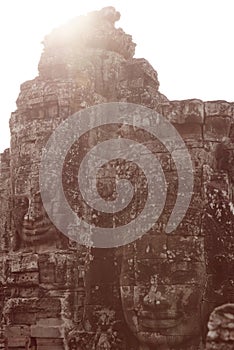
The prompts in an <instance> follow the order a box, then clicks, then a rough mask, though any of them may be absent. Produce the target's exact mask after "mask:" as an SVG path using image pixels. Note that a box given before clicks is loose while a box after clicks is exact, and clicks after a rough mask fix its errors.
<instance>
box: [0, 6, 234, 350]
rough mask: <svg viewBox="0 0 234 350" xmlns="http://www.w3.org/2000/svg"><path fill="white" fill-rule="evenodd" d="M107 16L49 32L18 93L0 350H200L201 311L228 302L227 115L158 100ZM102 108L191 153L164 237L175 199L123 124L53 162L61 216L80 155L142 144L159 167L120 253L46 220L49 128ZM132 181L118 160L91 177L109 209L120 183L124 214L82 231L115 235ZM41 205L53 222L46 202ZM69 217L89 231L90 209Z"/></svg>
mask: <svg viewBox="0 0 234 350" xmlns="http://www.w3.org/2000/svg"><path fill="white" fill-rule="evenodd" d="M119 17H120V15H119V13H118V12H117V11H116V10H115V9H114V8H113V7H108V8H104V9H102V10H101V11H95V12H92V13H91V14H88V15H87V16H83V17H79V18H75V19H74V20H72V21H71V22H70V23H68V24H65V25H64V26H62V27H61V28H58V29H55V30H54V31H52V33H51V34H49V35H48V36H47V37H46V38H45V40H44V52H43V53H42V56H41V59H40V62H39V76H38V77H36V78H35V79H33V80H31V81H28V82H25V83H23V84H22V85H21V88H20V94H19V96H18V99H17V110H16V111H15V112H14V113H12V115H11V119H10V129H11V148H10V151H8V150H7V151H5V152H4V154H2V155H1V157H0V198H1V200H0V250H1V253H2V254H1V256H0V270H1V274H0V315H1V322H0V323H1V324H0V326H1V327H0V347H1V346H2V348H4V347H5V348H6V349H7V345H6V343H7V342H8V350H16V349H21V348H22V349H30V348H31V349H35V350H48V349H50V350H68V349H69V350H75V349H76V350H78V349H88V350H101V349H110V350H112V349H116V350H117V349H118V350H151V349H155V348H156V347H157V349H159V350H175V349H180V350H182V349H184V350H198V349H199V350H200V348H202V345H201V338H202V337H201V336H202V334H201V333H202V330H201V326H202V325H203V328H204V329H203V331H204V332H203V333H204V334H203V338H204V339H205V336H206V334H205V333H206V331H207V329H206V325H207V322H208V319H209V315H210V313H211V312H212V311H213V309H214V308H215V307H216V306H218V305H221V304H223V303H227V302H229V303H230V302H233V296H234V285H233V279H234V277H233V271H234V269H233V261H234V257H233V221H234V220H233V212H234V210H233V198H234V196H233V193H234V190H233V186H234V175H233V174H234V171H233V169H232V168H233V154H234V151H233V148H234V147H233V144H234V136H233V135H234V116H233V103H228V102H225V101H214V102H202V101H200V100H197V99H191V100H186V101H168V99H167V98H166V97H165V96H164V95H163V94H161V92H160V91H159V81H158V76H157V72H156V71H155V70H154V69H153V67H152V66H151V65H150V63H149V62H148V61H146V60H145V59H139V58H133V55H134V50H135V44H134V43H133V42H132V38H131V36H130V35H127V34H125V33H124V31H123V30H122V29H120V28H119V29H116V28H115V22H116V21H117V20H118V19H119ZM68 33H69V34H68ZM113 101H122V102H131V103H137V104H141V105H144V106H147V107H149V108H151V109H153V110H155V111H157V112H159V113H160V114H162V115H163V116H164V117H165V118H167V119H168V120H169V121H170V122H171V123H172V124H173V125H174V127H175V128H176V129H177V130H178V132H179V133H180V135H181V136H182V138H183V139H184V141H185V143H186V145H187V147H188V150H189V152H190V154H191V158H192V164H193V169H194V187H193V196H192V199H191V203H190V206H189V209H188V211H187V213H186V215H185V217H184V219H183V220H182V222H181V223H180V224H179V225H178V227H177V228H176V230H174V232H173V233H172V234H171V235H166V234H165V227H166V224H167V222H168V218H169V217H170V215H171V212H172V209H173V207H174V204H175V201H176V196H177V191H178V172H177V169H176V165H175V162H174V161H173V158H172V157H171V155H170V154H169V152H168V150H167V149H166V147H165V146H164V145H162V144H161V143H160V142H159V141H158V140H156V139H155V138H154V137H153V136H152V135H150V134H147V133H146V132H144V131H143V130H141V129H139V128H136V127H130V126H128V125H122V124H120V125H115V126H113V127H112V126H110V127H103V129H101V128H98V129H97V130H92V132H90V133H89V134H87V135H85V136H84V137H83V138H82V139H81V141H80V143H79V144H75V145H73V146H72V148H71V149H70V152H69V154H68V156H67V158H66V160H67V164H66V166H65V171H64V172H65V174H64V178H63V180H64V181H63V185H64V188H65V191H66V195H67V198H68V200H69V204H70V205H71V206H74V198H73V196H72V195H73V194H74V192H72V191H73V187H72V186H71V185H74V186H75V184H76V180H77V178H76V175H74V174H77V171H78V168H79V164H80V162H81V160H82V157H84V155H85V154H86V153H87V152H88V151H89V150H90V149H92V147H94V145H95V144H97V143H98V142H101V141H103V140H106V139H108V138H111V137H114V138H130V139H134V140H136V141H137V142H139V143H143V144H144V145H145V146H146V147H147V149H148V150H149V152H152V153H153V154H154V155H155V157H157V158H158V160H159V161H160V163H161V165H162V168H163V171H164V174H165V179H166V183H167V187H168V188H167V198H166V203H165V208H164V210H163V213H162V215H161V216H160V218H159V220H158V222H157V223H155V225H154V226H153V227H152V229H151V230H150V231H149V232H147V234H145V235H144V236H143V237H142V238H141V239H139V240H137V241H136V242H134V243H132V244H130V245H128V246H125V247H124V248H123V249H122V248H119V249H106V250H104V249H88V248H86V247H81V246H79V245H78V244H76V243H75V242H72V241H71V240H69V239H68V238H66V237H64V236H63V235H62V234H61V233H60V232H59V231H58V230H57V229H56V227H55V226H54V225H53V223H52V222H50V220H49V218H48V217H47V215H46V213H45V209H44V207H43V205H42V202H41V196H40V188H39V166H40V160H41V154H42V149H43V147H45V144H46V142H47V140H48V138H49V137H50V135H51V133H52V132H53V131H54V130H55V128H56V127H57V126H58V125H60V123H61V122H62V121H64V120H65V119H67V118H68V117H69V116H71V115H72V114H73V113H75V112H77V111H79V110H82V109H84V108H87V107H90V106H93V105H95V104H101V103H106V102H113ZM223 138H228V139H229V143H228V144H227V145H225V147H227V149H226V148H225V147H224V148H222V147H223V142H225V140H226V139H223ZM226 151H227V153H228V162H226V160H225V159H226V155H227V153H226ZM77 155H78V157H77ZM76 157H77V158H76ZM223 159H224V160H225V161H223ZM69 164H72V165H69ZM116 169H117V170H116ZM143 170H144V169H139V168H138V167H137V166H135V165H134V164H130V163H129V162H125V163H124V162H122V161H121V160H119V159H117V160H113V162H110V163H109V164H108V165H106V166H104V167H102V168H101V169H100V171H99V172H98V174H97V189H98V192H99V193H100V194H101V196H102V197H103V198H104V199H105V200H108V201H111V200H113V199H114V198H115V195H116V174H117V175H121V176H122V177H121V178H126V179H127V180H129V179H130V178H132V183H133V184H134V188H135V190H136V193H135V197H134V200H133V201H132V207H131V208H130V209H129V208H127V209H126V211H123V212H121V213H120V215H114V216H113V215H112V216H108V217H107V216H105V215H103V216H101V215H99V216H96V217H95V219H93V224H100V225H103V226H105V225H106V227H113V225H116V224H118V225H122V224H124V223H126V221H127V220H131V218H134V217H136V216H137V215H138V214H139V212H141V211H142V209H143V207H144V204H145V201H146V198H147V183H146V178H145V176H144V171H143ZM69 186H70V187H69ZM75 199H77V198H75ZM75 204H76V203H75ZM52 205H53V206H54V207H55V210H56V205H57V203H56V199H55V200H54V201H53V203H52ZM80 207H81V209H82V210H83V209H84V210H83V214H86V216H85V215H84V218H85V219H87V220H88V221H89V220H91V219H90V218H91V214H93V212H92V210H89V211H88V210H86V209H87V208H86V207H85V206H84V205H83V204H82V205H81V206H80ZM218 312H219V311H218ZM224 316H225V315H224ZM222 317H223V316H222ZM225 317H226V316H225ZM222 319H223V318H222ZM225 322H226V321H225ZM225 322H224V325H225V327H226V323H225ZM225 327H224V328H225ZM225 332H226V331H225ZM225 334H226V333H225ZM230 334H231V333H229V339H231V338H230ZM212 346H213V345H212ZM225 350H226V348H225Z"/></svg>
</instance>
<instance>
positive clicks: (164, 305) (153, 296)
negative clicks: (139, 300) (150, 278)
mask: <svg viewBox="0 0 234 350" xmlns="http://www.w3.org/2000/svg"><path fill="white" fill-rule="evenodd" d="M143 304H144V306H146V307H147V308H157V309H158V310H165V309H168V308H169V307H170V304H169V302H168V301H167V300H166V298H165V297H164V296H163V293H161V291H159V290H158V288H157V287H155V286H151V287H150V289H149V291H148V293H147V294H146V295H145V296H144V298H143Z"/></svg>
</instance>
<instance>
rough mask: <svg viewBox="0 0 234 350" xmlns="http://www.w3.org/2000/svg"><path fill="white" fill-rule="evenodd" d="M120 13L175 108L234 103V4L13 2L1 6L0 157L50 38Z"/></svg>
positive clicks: (209, 0) (210, 0)
mask: <svg viewBox="0 0 234 350" xmlns="http://www.w3.org/2000/svg"><path fill="white" fill-rule="evenodd" d="M105 6H114V7H115V8H116V9H117V10H118V11H120V13H121V19H120V21H119V22H117V24H116V26H117V27H118V26H120V27H122V28H123V29H124V31H125V32H126V33H128V34H131V35H132V36H133V41H134V42H135V43H137V48H136V55H135V57H144V58H146V59H147V60H148V61H149V62H150V63H151V64H152V65H153V67H154V68H155V69H156V70H157V72H158V77H159V81H160V91H161V92H162V93H164V94H165V95H166V96H167V97H168V98H169V99H170V100H176V99H178V100H182V99H188V98H199V99H202V100H217V99H219V100H221V99H222V100H226V101H234V45H233V34H234V20H233V17H234V11H233V10H234V1H233V0H144V1H139V2H138V1H136V0H135V1H132V0H107V1H106V0H100V1H99V0H85V1H79V0H8V1H3V0H2V1H1V2H0V39H1V40H0V45H1V46H0V47H1V55H0V96H1V100H0V101H1V105H0V118H1V124H0V152H2V151H3V150H4V149H5V148H7V147H9V144H10V133H9V126H8V124H9V118H10V115H11V112H13V111H15V110H16V104H15V101H16V99H17V96H18V94H19V89H20V84H21V83H23V82H24V81H26V80H30V79H33V78H35V77H36V76H37V74H38V71H37V65H38V62H39V58H40V54H41V52H42V49H43V45H42V44H41V42H42V40H43V38H44V36H45V35H46V34H48V33H50V32H51V30H52V29H53V28H55V27H58V26H59V25H61V24H63V23H65V22H67V21H68V20H69V19H71V18H73V17H75V16H79V15H83V14H86V13H87V12H89V11H93V10H98V9H101V8H102V7H105Z"/></svg>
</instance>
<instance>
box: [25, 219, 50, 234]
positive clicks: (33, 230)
mask: <svg viewBox="0 0 234 350" xmlns="http://www.w3.org/2000/svg"><path fill="white" fill-rule="evenodd" d="M52 229H53V230H54V227H53V226H52V224H51V223H50V221H49V220H41V221H26V220H25V221H24V222H23V227H22V233H23V234H24V235H26V236H37V235H42V234H45V233H48V232H49V231H51V230H52Z"/></svg>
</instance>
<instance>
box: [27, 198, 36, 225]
mask: <svg viewBox="0 0 234 350" xmlns="http://www.w3.org/2000/svg"><path fill="white" fill-rule="evenodd" d="M37 211H38V210H37V208H36V203H34V201H33V200H29V206H28V211H27V213H26V214H25V215H24V220H26V221H35V220H36V218H37V215H38V214H37Z"/></svg>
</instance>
